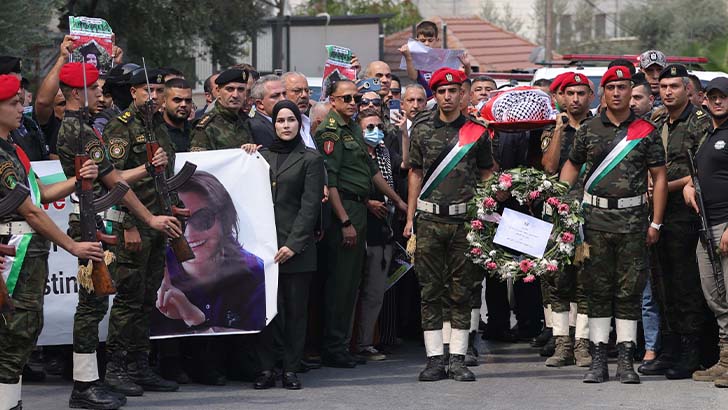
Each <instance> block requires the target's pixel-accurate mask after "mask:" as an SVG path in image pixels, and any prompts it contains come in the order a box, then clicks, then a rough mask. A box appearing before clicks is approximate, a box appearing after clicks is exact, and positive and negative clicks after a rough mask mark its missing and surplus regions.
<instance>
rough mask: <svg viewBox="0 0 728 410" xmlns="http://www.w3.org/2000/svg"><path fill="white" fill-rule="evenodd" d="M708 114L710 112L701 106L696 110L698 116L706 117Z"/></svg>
mask: <svg viewBox="0 0 728 410" xmlns="http://www.w3.org/2000/svg"><path fill="white" fill-rule="evenodd" d="M707 115H708V113H706V112H705V111H703V110H702V109H700V108H698V109H697V110H695V116H697V117H698V118H704V117H706V116H707Z"/></svg>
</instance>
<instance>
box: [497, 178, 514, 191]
mask: <svg viewBox="0 0 728 410" xmlns="http://www.w3.org/2000/svg"><path fill="white" fill-rule="evenodd" d="M498 182H499V183H500V184H501V186H503V187H504V188H506V189H508V188H510V187H511V185H512V184H513V177H512V176H511V174H501V176H500V177H498Z"/></svg>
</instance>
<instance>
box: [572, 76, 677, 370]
mask: <svg viewBox="0 0 728 410" xmlns="http://www.w3.org/2000/svg"><path fill="white" fill-rule="evenodd" d="M630 78H631V77H630V73H629V71H628V70H627V69H626V68H625V67H619V66H615V67H612V68H610V69H609V70H607V72H606V73H605V74H604V76H603V77H602V83H601V85H602V87H604V90H605V91H604V95H605V100H606V108H607V109H606V110H605V111H603V112H602V113H600V114H599V115H598V116H596V117H594V118H592V119H590V120H588V121H586V122H585V123H584V124H583V125H582V126H581V128H580V129H579V130H578V131H577V132H576V135H575V137H574V145H573V147H572V149H571V152H570V153H569V160H568V161H567V162H566V163H565V164H564V166H563V168H562V170H561V179H562V180H563V181H566V182H568V183H569V184H571V185H574V183H575V182H576V180H577V178H578V176H579V169H580V168H581V166H582V164H584V165H585V176H584V180H585V181H586V182H585V183H584V200H583V202H584V207H585V211H584V213H585V224H584V235H585V241H586V242H587V244H588V245H590V248H589V249H590V257H589V259H588V260H587V262H586V264H585V266H584V274H585V275H586V278H585V282H584V283H587V284H588V286H587V298H588V301H589V302H588V310H589V338H590V339H591V341H592V343H594V349H593V352H592V364H591V367H590V369H589V371H588V372H587V373H586V375H585V376H584V382H585V383H601V382H603V381H605V380H609V372H608V369H607V351H606V347H607V342H608V341H609V330H610V322H611V319H612V316H614V317H615V319H616V330H617V347H618V349H619V359H618V367H617V376H616V377H617V378H619V379H620V381H621V382H622V383H630V384H632V383H639V382H640V380H639V376H638V375H637V373H635V371H634V369H633V357H634V352H635V347H636V345H635V343H636V341H637V321H638V320H639V318H640V314H641V295H642V290H643V289H644V286H645V279H646V274H647V266H648V263H647V249H646V247H645V235H646V236H647V244H648V245H651V244H653V243H655V242H657V240H658V239H659V236H660V227H661V223H662V219H663V213H664V209H665V202H666V200H667V177H666V175H667V170H666V169H665V152H664V149H663V148H662V141H661V140H660V136H659V133H658V132H657V131H656V130H655V127H654V125H653V124H651V123H649V122H647V121H645V120H641V119H637V117H635V115H634V113H632V111H631V110H630V109H629V103H630V97H631V92H632V83H631V80H630ZM648 171H649V174H650V176H651V177H652V181H653V186H654V191H653V213H652V222H651V223H649V220H648V212H647V210H648V208H647V199H646V195H645V194H646V193H647V173H648ZM648 225H649V227H648Z"/></svg>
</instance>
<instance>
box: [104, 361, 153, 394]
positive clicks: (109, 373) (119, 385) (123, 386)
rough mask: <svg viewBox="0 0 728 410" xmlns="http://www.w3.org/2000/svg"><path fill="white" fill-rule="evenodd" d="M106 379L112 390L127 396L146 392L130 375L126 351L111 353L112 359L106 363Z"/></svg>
mask: <svg viewBox="0 0 728 410" xmlns="http://www.w3.org/2000/svg"><path fill="white" fill-rule="evenodd" d="M104 380H105V381H106V384H107V385H108V386H109V387H110V388H111V390H112V391H115V392H117V393H121V394H123V395H125V396H141V395H142V394H144V389H142V388H141V386H139V385H138V384H136V383H134V381H133V380H132V379H131V378H130V377H129V373H128V372H127V368H126V353H125V352H114V353H112V354H111V360H109V362H108V363H107V364H106V377H104Z"/></svg>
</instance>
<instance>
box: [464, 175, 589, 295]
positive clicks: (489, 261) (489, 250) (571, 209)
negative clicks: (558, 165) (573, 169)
mask: <svg viewBox="0 0 728 410" xmlns="http://www.w3.org/2000/svg"><path fill="white" fill-rule="evenodd" d="M568 190H569V186H568V185H567V184H565V183H563V182H559V181H558V179H557V178H556V177H555V176H548V175H546V174H545V173H543V172H541V171H539V170H536V169H533V168H515V169H510V170H508V171H504V172H497V173H495V174H493V176H491V178H489V179H488V180H487V181H485V182H484V185H483V186H481V187H479V188H478V189H477V190H476V194H475V197H474V198H473V199H472V200H471V202H470V205H469V206H468V215H469V216H470V217H471V218H472V220H471V222H470V227H469V232H468V236H467V239H468V242H469V243H470V251H469V252H468V254H467V255H468V257H469V258H470V259H471V260H472V261H473V263H475V264H476V265H479V266H482V267H483V268H484V269H485V270H486V272H487V273H488V274H489V275H491V276H493V277H496V278H499V279H501V280H506V279H511V278H512V279H513V280H517V279H519V278H523V281H524V282H532V281H534V280H535V279H536V276H541V275H543V274H544V273H547V272H556V271H558V270H559V269H561V268H563V267H564V266H566V265H568V264H571V263H572V262H573V261H574V256H575V254H576V247H577V239H578V238H580V234H579V227H580V225H581V224H582V223H583V222H584V216H583V213H582V208H581V204H580V203H579V201H578V200H573V201H571V202H570V201H568V200H566V199H563V195H565V194H566V193H567V192H568ZM499 192H508V193H509V194H510V195H511V196H512V197H513V198H515V199H516V200H517V201H518V203H520V204H521V205H523V204H525V203H531V202H533V201H537V200H544V205H543V206H544V214H546V215H549V214H550V215H551V223H553V225H554V227H553V230H552V231H551V237H550V238H549V242H548V245H547V249H546V252H544V255H543V257H542V258H534V257H531V256H529V255H526V254H513V253H511V252H509V251H508V250H507V249H506V248H503V247H500V246H496V245H494V244H493V238H494V237H495V233H496V229H497V227H498V221H499V220H500V215H499V214H498V213H497V212H496V210H497V209H498V201H497V200H496V198H495V196H496V194H497V193H499Z"/></svg>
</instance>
